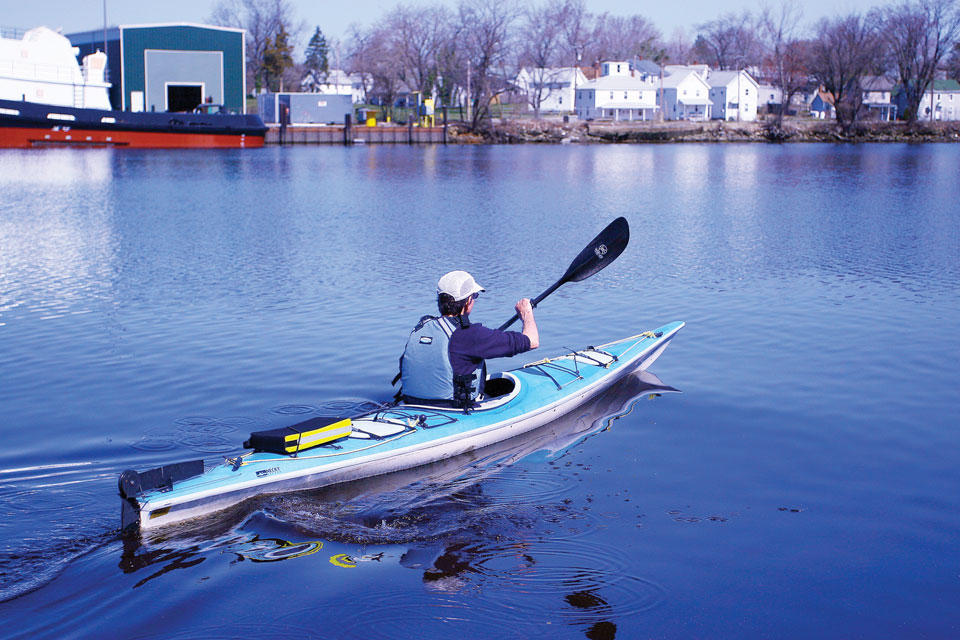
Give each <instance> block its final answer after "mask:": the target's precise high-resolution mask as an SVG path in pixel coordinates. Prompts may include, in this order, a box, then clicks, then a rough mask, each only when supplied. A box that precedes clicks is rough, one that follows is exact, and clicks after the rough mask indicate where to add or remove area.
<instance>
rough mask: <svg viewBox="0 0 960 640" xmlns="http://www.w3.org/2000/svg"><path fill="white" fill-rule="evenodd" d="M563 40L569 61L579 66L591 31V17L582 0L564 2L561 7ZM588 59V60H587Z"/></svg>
mask: <svg viewBox="0 0 960 640" xmlns="http://www.w3.org/2000/svg"><path fill="white" fill-rule="evenodd" d="M561 25H562V26H563V39H564V44H565V45H566V48H567V52H568V53H569V54H570V56H571V57H570V59H571V60H575V61H576V63H575V64H576V66H578V67H579V66H580V64H581V62H582V61H583V59H584V57H583V56H584V53H585V52H586V48H587V44H588V43H589V42H590V39H591V31H592V30H593V15H592V14H590V13H588V12H587V9H586V6H585V5H584V2H583V0H566V2H564V5H563V20H562V22H561ZM588 59H589V58H588Z"/></svg>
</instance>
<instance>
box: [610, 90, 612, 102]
mask: <svg viewBox="0 0 960 640" xmlns="http://www.w3.org/2000/svg"><path fill="white" fill-rule="evenodd" d="M610 99H611V100H613V91H611V92H610Z"/></svg>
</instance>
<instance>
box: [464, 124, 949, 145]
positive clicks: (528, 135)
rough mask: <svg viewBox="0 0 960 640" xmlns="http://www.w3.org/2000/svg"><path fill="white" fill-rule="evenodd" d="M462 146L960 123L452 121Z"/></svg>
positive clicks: (787, 136) (889, 138)
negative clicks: (467, 124)
mask: <svg viewBox="0 0 960 640" xmlns="http://www.w3.org/2000/svg"><path fill="white" fill-rule="evenodd" d="M450 141H451V142H454V143H457V144H471V143H474V144H490V143H499V144H570V143H579V144H643V143H649V144H665V143H684V142H716V143H722V142H766V143H783V142H833V143H837V142H845V143H860V142H911V143H918V142H960V122H917V123H912V124H908V123H906V122H860V123H856V124H854V125H853V126H852V127H850V129H849V131H847V132H846V133H844V132H843V131H842V130H841V128H840V127H839V126H838V125H837V123H836V122H835V121H832V120H830V121H813V120H792V119H785V120H784V122H783V126H782V128H777V127H776V124H775V123H774V122H773V121H769V122H763V121H758V122H724V121H723V120H710V121H706V122H633V123H628V122H576V123H561V122H556V121H554V122H551V121H543V120H542V121H528V120H504V121H501V122H499V123H497V124H495V126H494V127H493V128H492V129H489V130H486V131H484V132H481V133H480V134H477V133H470V132H467V131H465V130H463V131H460V130H459V127H458V125H457V124H451V125H450Z"/></svg>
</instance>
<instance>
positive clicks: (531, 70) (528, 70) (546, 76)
mask: <svg viewBox="0 0 960 640" xmlns="http://www.w3.org/2000/svg"><path fill="white" fill-rule="evenodd" d="M577 71H578V69H577V67H540V68H538V67H523V68H522V69H520V73H518V74H517V79H518V80H519V78H520V76H521V75H526V76H527V77H528V78H529V79H530V82H534V81H537V80H539V81H543V82H567V83H570V84H572V83H573V80H574V78H575V77H576V78H582V77H584V76H583V72H582V71H581V72H580V73H579V74H577Z"/></svg>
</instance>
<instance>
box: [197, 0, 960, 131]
mask: <svg viewBox="0 0 960 640" xmlns="http://www.w3.org/2000/svg"><path fill="white" fill-rule="evenodd" d="M210 19H211V21H212V22H214V23H217V24H223V25H229V26H238V27H242V28H244V29H246V30H247V72H248V74H249V75H250V80H251V83H250V85H251V86H254V87H256V88H257V89H270V90H274V91H275V90H278V89H279V88H280V87H281V86H286V88H287V89H288V90H290V89H293V90H298V89H299V88H300V84H301V81H302V80H303V79H304V78H305V77H310V78H312V79H313V80H314V82H315V84H322V83H323V81H324V79H325V77H326V74H327V73H328V72H329V70H330V69H331V65H332V61H331V57H332V56H333V55H334V54H335V56H336V60H335V61H333V62H335V63H336V65H337V67H338V68H343V69H345V70H346V71H348V72H358V73H362V74H364V77H366V78H368V79H369V81H370V88H369V92H368V97H370V98H376V99H377V101H378V102H380V103H381V104H383V105H385V108H387V109H389V108H390V105H392V104H393V103H394V101H395V99H396V98H397V97H398V95H399V94H400V93H401V92H402V91H419V92H421V93H423V94H424V95H435V96H437V97H438V98H439V101H440V103H441V104H444V105H449V106H453V105H455V104H457V101H458V100H460V99H465V100H466V101H467V102H468V104H467V105H465V106H467V112H468V113H469V114H470V119H471V124H472V125H473V126H474V127H475V128H476V127H479V126H480V125H481V124H482V123H483V122H484V120H485V119H487V118H489V117H490V116H491V105H492V104H494V103H495V102H496V101H497V99H498V98H499V97H500V96H502V94H504V93H505V92H507V91H509V90H510V88H511V81H512V79H513V78H515V77H516V74H517V72H518V71H519V70H520V69H521V68H527V69H533V70H537V69H545V68H552V67H573V66H592V65H595V64H597V63H599V62H600V61H603V60H633V59H648V60H652V61H653V62H655V63H657V64H661V65H663V64H708V65H710V66H711V67H713V68H717V69H747V70H750V71H752V72H753V73H755V74H756V75H758V76H759V79H760V80H761V81H763V82H766V83H769V84H772V85H773V86H774V87H776V88H778V89H779V90H780V91H781V94H782V104H783V105H789V104H790V101H791V99H792V98H793V97H794V96H796V95H797V94H798V93H799V92H801V91H803V90H805V89H807V88H808V87H809V86H810V85H811V84H815V85H818V86H820V87H822V88H823V90H824V91H825V92H826V93H827V94H828V95H829V96H830V98H831V100H832V102H833V104H834V110H835V115H836V119H837V121H838V123H839V124H840V125H841V126H843V127H845V128H846V127H849V126H850V125H852V124H853V123H854V122H855V121H856V119H857V117H858V115H859V114H860V112H861V107H862V101H863V89H864V87H863V86H861V81H862V79H863V78H864V77H865V76H886V77H890V78H892V79H893V80H895V81H896V82H897V83H898V84H899V86H900V87H901V90H902V92H903V95H904V97H905V103H906V109H905V110H904V111H903V113H902V114H901V116H902V117H903V118H904V119H906V120H908V121H916V120H917V118H918V116H920V115H921V114H920V113H919V111H920V103H921V100H922V98H923V96H924V94H925V93H926V92H927V91H929V89H930V87H931V85H932V82H933V80H934V78H935V77H936V75H937V73H938V72H941V73H942V72H943V71H946V73H947V74H948V75H949V76H950V77H953V78H956V79H960V7H958V0H894V1H893V2H890V3H888V4H884V5H880V6H877V7H875V8H874V9H872V10H870V11H866V12H855V11H854V12H849V13H844V14H840V15H836V16H834V17H828V18H822V19H820V20H817V21H815V22H812V23H808V22H805V20H804V17H803V14H802V9H801V3H798V2H796V1H795V0H775V2H774V3H771V4H765V5H763V6H761V8H760V9H758V10H756V11H742V12H728V13H724V14H722V15H720V16H718V17H717V18H715V19H712V20H708V21H705V22H702V23H699V24H696V25H695V26H694V28H693V31H692V33H690V32H687V31H686V30H684V29H677V30H676V31H675V32H674V33H673V34H672V35H671V36H670V37H668V38H667V37H664V35H663V34H662V33H661V31H660V30H659V29H658V28H657V27H656V25H654V24H653V23H652V22H651V21H650V20H648V19H647V18H646V17H644V16H643V15H640V14H635V15H630V16H616V15H611V14H609V13H600V14H595V13H591V12H589V11H587V9H586V5H585V2H584V0H542V1H541V2H539V3H536V4H532V3H519V2H517V1H516V0H459V2H458V3H457V4H456V6H454V7H452V8H449V7H447V6H446V5H443V4H439V3H435V4H405V3H401V4H397V5H396V6H395V7H393V8H392V9H391V10H389V11H388V12H386V13H385V14H383V16H382V17H380V18H379V19H378V20H376V21H375V22H373V23H372V24H369V25H354V26H352V27H351V28H350V30H349V32H348V34H347V35H346V37H345V39H344V41H343V42H338V41H328V40H327V38H326V37H325V36H324V35H323V33H322V31H321V30H320V28H319V27H316V29H315V30H314V31H313V32H312V33H313V35H312V37H311V38H310V42H309V44H308V46H307V47H306V50H305V53H304V56H303V59H302V61H301V62H296V61H295V60H294V47H293V45H292V41H293V40H296V39H298V38H300V37H302V36H303V35H305V32H306V28H305V25H304V24H303V23H302V22H301V21H299V20H298V19H297V17H296V15H295V12H294V10H293V8H292V5H291V3H290V0H220V1H219V2H218V4H217V5H216V6H215V9H214V11H213V14H212V15H211V17H210ZM534 80H535V82H534V83H533V86H534V87H535V88H536V90H534V91H532V92H531V93H532V94H533V95H529V96H528V100H530V101H531V104H530V106H531V107H532V108H533V110H534V111H535V112H538V111H539V101H540V100H542V98H543V95H542V91H543V89H542V86H543V85H544V84H545V83H544V82H536V78H534ZM537 87H539V88H537ZM784 111H785V109H780V111H779V117H780V118H782V115H783V112H784Z"/></svg>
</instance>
